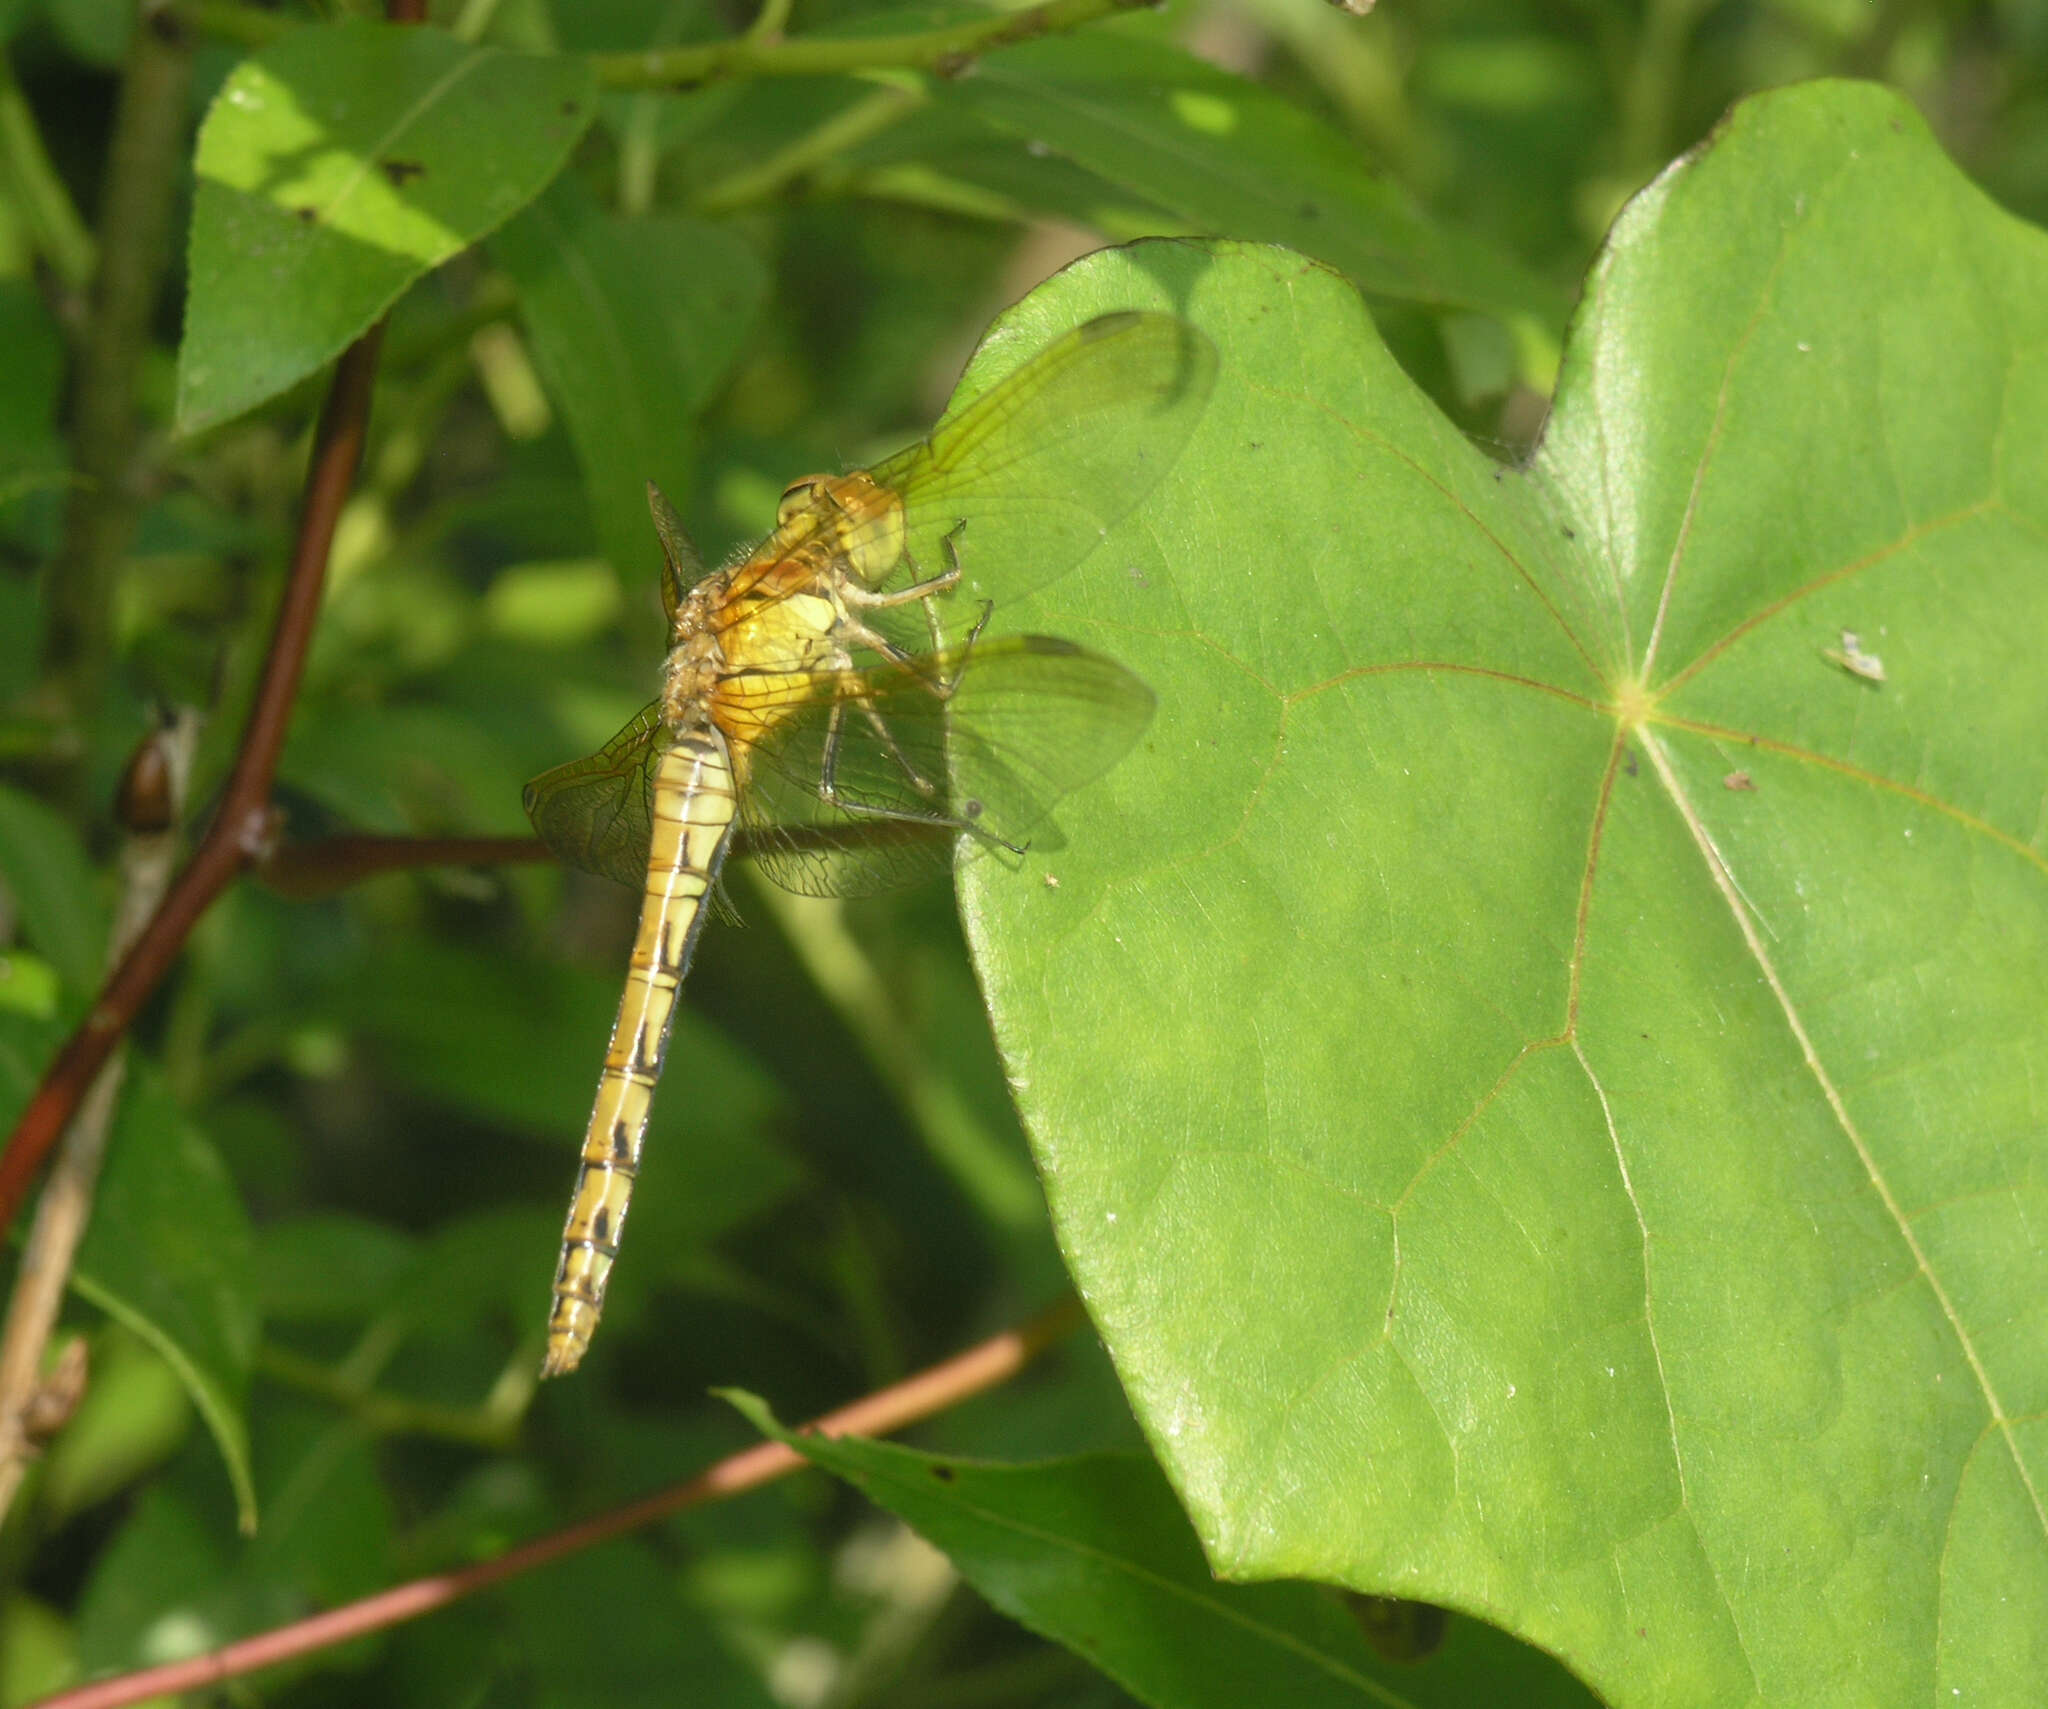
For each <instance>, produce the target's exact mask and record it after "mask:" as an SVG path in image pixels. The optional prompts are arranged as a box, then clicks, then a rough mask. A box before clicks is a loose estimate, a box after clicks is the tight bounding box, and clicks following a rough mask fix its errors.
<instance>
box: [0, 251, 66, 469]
mask: <svg viewBox="0 0 2048 1709" xmlns="http://www.w3.org/2000/svg"><path fill="white" fill-rule="evenodd" d="M0 350H5V351H6V352H7V360H6V362H5V363H4V364H0V508H4V507H5V506H6V505H7V504H8V503H9V502H10V500H12V499H13V498H15V497H17V496H18V495H19V494H20V493H22V492H24V491H26V490H28V489H29V488H30V487H31V486H32V485H34V484H36V483H38V482H40V481H44V480H49V479H54V478H56V477H58V476H59V475H60V474H61V472H62V470H63V468H64V445H63V441H62V440H60V439H59V438H58V436H57V386H58V382H59V380H60V378H61V377H62V375H63V371H64V344H63V341H62V339H61V338H60V337H59V336H58V333H57V323H56V322H55V321H54V320H52V319H51V317H50V311H49V310H48V309H47V308H46V307H44V305H43V299H42V296H41V294H40V293H39V292H38V291H37V290H36V288H35V286H34V285H33V284H31V283H30V282H29V281H28V280H26V279H0Z"/></svg>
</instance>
